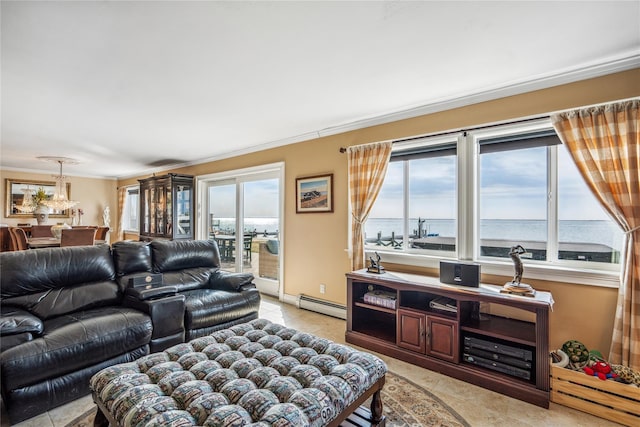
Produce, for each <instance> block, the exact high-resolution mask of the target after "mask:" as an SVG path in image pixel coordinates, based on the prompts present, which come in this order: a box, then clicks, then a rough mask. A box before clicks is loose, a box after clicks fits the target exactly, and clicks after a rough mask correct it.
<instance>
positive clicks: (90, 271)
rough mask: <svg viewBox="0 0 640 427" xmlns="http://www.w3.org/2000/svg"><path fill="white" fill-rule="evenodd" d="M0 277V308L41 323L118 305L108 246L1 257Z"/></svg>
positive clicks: (52, 250)
mask: <svg viewBox="0 0 640 427" xmlns="http://www.w3.org/2000/svg"><path fill="white" fill-rule="evenodd" d="M0 271H2V274H1V275H0V287H1V291H0V292H1V297H2V298H1V299H2V305H8V306H9V305H10V306H14V307H17V308H20V309H23V310H26V311H29V312H30V313H32V314H34V315H35V316H37V317H39V318H40V319H42V320H46V319H50V318H53V317H57V316H60V315H63V314H67V313H73V312H75V311H81V310H87V309H90V308H95V307H103V306H109V305H119V304H120V302H121V300H122V293H121V292H120V290H119V289H118V286H117V284H116V282H115V281H114V279H115V268H114V265H113V259H112V257H111V251H110V249H109V246H108V245H97V246H73V247H67V248H51V249H38V250H31V251H17V252H3V253H2V254H1V256H0Z"/></svg>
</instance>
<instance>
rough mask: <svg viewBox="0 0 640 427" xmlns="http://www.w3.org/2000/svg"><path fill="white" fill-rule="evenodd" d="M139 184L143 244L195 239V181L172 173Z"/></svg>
mask: <svg viewBox="0 0 640 427" xmlns="http://www.w3.org/2000/svg"><path fill="white" fill-rule="evenodd" d="M138 181H139V182H140V240H144V241H149V240H153V239H171V240H175V239H193V238H194V223H193V211H194V192H193V186H194V180H193V176H192V175H180V174H175V173H170V174H167V175H162V176H153V177H151V178H145V179H140V180H138Z"/></svg>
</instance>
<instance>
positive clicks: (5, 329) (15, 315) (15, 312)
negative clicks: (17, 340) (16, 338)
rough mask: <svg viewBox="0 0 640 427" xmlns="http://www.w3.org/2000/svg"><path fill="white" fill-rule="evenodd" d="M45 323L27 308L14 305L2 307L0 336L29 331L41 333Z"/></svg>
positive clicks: (29, 332) (30, 332)
mask: <svg viewBox="0 0 640 427" xmlns="http://www.w3.org/2000/svg"><path fill="white" fill-rule="evenodd" d="M43 331H44V323H42V320H40V318H38V317H36V316H34V315H33V314H31V313H29V312H28V311H26V310H22V309H20V308H17V307H12V306H1V307H0V336H2V337H5V336H8V335H19V334H23V333H28V334H32V335H41V334H42V332H43Z"/></svg>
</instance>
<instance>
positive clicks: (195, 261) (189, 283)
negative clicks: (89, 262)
mask: <svg viewBox="0 0 640 427" xmlns="http://www.w3.org/2000/svg"><path fill="white" fill-rule="evenodd" d="M112 249H113V256H114V260H115V265H116V272H117V277H118V278H117V280H118V281H119V282H120V283H121V285H124V284H126V283H128V282H129V280H130V278H131V277H133V276H140V275H142V274H146V273H161V274H162V281H163V285H164V286H169V287H175V288H176V290H177V295H183V296H184V298H185V314H184V327H185V337H184V341H190V340H192V339H194V338H198V337H201V336H204V335H208V334H210V333H211V332H214V331H217V330H219V329H225V328H229V327H231V326H233V325H236V324H239V323H245V322H248V321H250V320H253V319H257V318H258V311H259V308H260V293H259V292H258V290H257V289H256V286H255V285H254V284H253V278H254V276H253V274H250V273H229V272H226V271H223V270H220V252H219V251H218V246H217V244H216V242H215V241H213V240H154V241H152V242H117V243H114V244H113V247H112ZM135 299H136V298H135V297H133V296H131V297H130V296H128V297H127V303H128V304H134V305H135V304H136V303H135Z"/></svg>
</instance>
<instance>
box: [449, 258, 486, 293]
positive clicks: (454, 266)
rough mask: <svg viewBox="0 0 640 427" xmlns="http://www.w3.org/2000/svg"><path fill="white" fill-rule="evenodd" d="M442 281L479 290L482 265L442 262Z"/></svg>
mask: <svg viewBox="0 0 640 427" xmlns="http://www.w3.org/2000/svg"><path fill="white" fill-rule="evenodd" d="M440 281H441V282H442V283H447V284H449V285H460V286H468V287H472V288H477V287H478V286H480V265H478V264H462V263H458V262H447V261H440Z"/></svg>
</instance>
